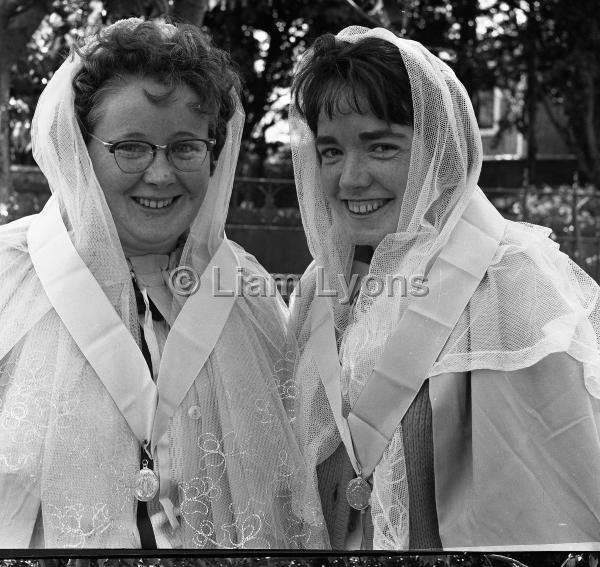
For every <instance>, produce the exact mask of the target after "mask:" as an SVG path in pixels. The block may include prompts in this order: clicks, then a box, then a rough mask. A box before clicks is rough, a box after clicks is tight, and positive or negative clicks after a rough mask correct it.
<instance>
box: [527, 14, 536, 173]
mask: <svg viewBox="0 0 600 567" xmlns="http://www.w3.org/2000/svg"><path fill="white" fill-rule="evenodd" d="M530 6H531V10H530V13H529V18H528V20H527V31H528V34H527V44H528V45H527V47H526V49H527V172H528V181H529V184H531V185H535V184H536V183H537V140H536V124H537V105H538V76H537V74H538V65H537V58H538V53H537V36H538V33H539V28H538V22H537V14H536V11H535V2H531V3H530Z"/></svg>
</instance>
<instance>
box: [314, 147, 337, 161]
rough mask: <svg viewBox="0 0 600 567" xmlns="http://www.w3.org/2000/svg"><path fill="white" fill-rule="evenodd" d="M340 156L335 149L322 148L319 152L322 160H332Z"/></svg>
mask: <svg viewBox="0 0 600 567" xmlns="http://www.w3.org/2000/svg"><path fill="white" fill-rule="evenodd" d="M340 154H341V152H340V150H338V149H337V148H323V149H321V150H319V155H320V156H321V158H322V159H333V158H335V157H337V156H338V155H340Z"/></svg>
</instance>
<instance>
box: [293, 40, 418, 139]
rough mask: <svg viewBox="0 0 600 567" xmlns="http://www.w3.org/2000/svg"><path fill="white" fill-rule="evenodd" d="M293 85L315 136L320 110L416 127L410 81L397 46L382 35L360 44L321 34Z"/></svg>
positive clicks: (298, 106) (329, 114)
mask: <svg viewBox="0 0 600 567" xmlns="http://www.w3.org/2000/svg"><path fill="white" fill-rule="evenodd" d="M312 51H313V53H312V56H311V57H308V58H306V59H305V61H303V63H302V65H301V66H300V69H299V71H298V72H297V74H296V76H295V77H294V80H293V83H292V96H293V100H294V106H295V108H296V110H297V111H298V112H299V114H300V116H302V118H304V120H306V122H307V124H308V126H309V128H310V129H311V130H312V132H313V133H314V134H316V133H317V124H318V121H319V116H320V114H321V112H324V113H325V115H326V116H327V117H328V118H332V117H333V115H334V114H335V113H337V112H345V111H347V109H348V108H350V109H351V110H352V111H354V112H357V113H358V114H364V113H366V112H369V111H370V112H372V113H373V114H374V115H375V116H376V117H377V118H379V119H380V120H384V121H386V122H388V123H394V124H401V125H405V126H412V124H413V104H412V94H411V89H410V79H409V77H408V72H407V71H406V67H405V65H404V61H403V60H402V56H401V55H400V52H399V51H398V48H397V47H395V46H394V45H392V44H391V43H389V42H387V41H385V40H383V39H378V38H364V39H361V40H359V41H357V42H356V43H350V42H347V41H342V40H339V39H337V38H336V37H335V36H334V35H332V34H325V35H322V36H320V37H318V38H317V39H316V40H315V42H314V44H313V46H312Z"/></svg>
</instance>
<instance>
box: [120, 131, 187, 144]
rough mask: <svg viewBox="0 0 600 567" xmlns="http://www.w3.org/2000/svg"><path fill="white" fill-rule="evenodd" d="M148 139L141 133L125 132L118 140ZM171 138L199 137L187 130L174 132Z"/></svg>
mask: <svg viewBox="0 0 600 567" xmlns="http://www.w3.org/2000/svg"><path fill="white" fill-rule="evenodd" d="M147 138H148V136H147V135H146V134H144V133H143V132H125V133H124V134H121V135H120V136H119V140H140V141H141V140H146V139H147ZM173 138H180V139H182V138H185V139H189V138H199V136H198V135H197V134H194V133H193V132H188V131H187V130H180V131H179V132H175V134H173Z"/></svg>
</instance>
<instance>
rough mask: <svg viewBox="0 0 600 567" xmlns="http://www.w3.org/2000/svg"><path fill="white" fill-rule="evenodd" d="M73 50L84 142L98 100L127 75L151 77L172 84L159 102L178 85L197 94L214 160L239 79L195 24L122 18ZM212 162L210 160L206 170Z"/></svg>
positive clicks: (97, 115)
mask: <svg viewBox="0 0 600 567" xmlns="http://www.w3.org/2000/svg"><path fill="white" fill-rule="evenodd" d="M73 50H74V51H76V52H77V53H78V55H79V56H80V57H81V59H82V63H83V65H82V67H81V69H80V70H79V71H78V73H77V74H76V75H75V77H74V78H73V90H74V104H75V114H76V117H77V121H78V123H79V126H80V128H81V131H82V135H83V137H84V139H85V140H86V142H87V141H88V138H89V135H88V132H92V131H93V129H94V127H95V125H96V124H97V122H98V121H99V119H100V112H99V110H100V103H101V102H102V101H103V100H104V98H105V97H106V95H107V94H108V93H110V92H114V91H116V90H118V89H119V88H120V87H121V86H122V85H123V84H124V83H125V82H127V80H128V79H129V78H130V77H132V76H133V77H139V78H152V79H154V80H156V81H158V82H160V83H162V84H164V85H167V86H168V87H170V88H171V91H170V93H168V94H167V95H166V97H160V98H161V100H154V102H155V103H157V104H160V103H164V102H165V99H166V100H168V99H169V98H170V96H169V95H170V94H171V93H172V92H173V91H174V90H175V89H176V88H177V87H178V86H181V85H183V84H185V85H187V86H189V87H190V88H191V89H192V90H193V91H194V92H195V93H196V94H197V95H198V97H199V98H200V103H201V104H200V108H199V109H198V111H199V112H202V113H203V114H207V115H208V116H210V117H211V120H210V123H209V135H210V136H211V137H214V138H215V139H216V140H217V143H216V146H215V150H214V151H213V158H214V160H216V159H218V157H219V154H220V152H221V149H222V148H223V144H224V142H225V137H226V132H227V122H228V121H229V119H230V118H231V117H232V115H233V113H234V109H235V99H234V97H233V96H232V91H234V92H237V93H239V91H240V79H239V76H238V73H237V71H236V70H235V69H234V66H233V63H232V62H231V59H230V58H229V55H228V54H227V53H226V52H225V51H223V50H221V49H218V48H216V47H214V46H213V45H212V43H211V40H210V38H209V37H208V36H207V35H206V34H204V33H203V32H202V31H201V30H200V29H198V28H197V27H195V26H192V25H187V24H166V23H158V22H145V21H142V20H138V19H130V20H122V21H120V22H117V23H115V24H113V25H112V26H109V27H108V28H105V29H104V30H102V31H100V32H99V33H98V34H96V36H94V37H93V39H92V41H90V40H87V41H86V43H85V45H84V46H76V47H74V48H73ZM213 167H214V163H212V164H211V169H212V168H213Z"/></svg>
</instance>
